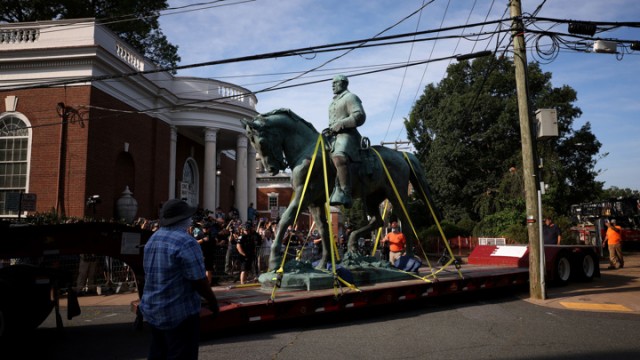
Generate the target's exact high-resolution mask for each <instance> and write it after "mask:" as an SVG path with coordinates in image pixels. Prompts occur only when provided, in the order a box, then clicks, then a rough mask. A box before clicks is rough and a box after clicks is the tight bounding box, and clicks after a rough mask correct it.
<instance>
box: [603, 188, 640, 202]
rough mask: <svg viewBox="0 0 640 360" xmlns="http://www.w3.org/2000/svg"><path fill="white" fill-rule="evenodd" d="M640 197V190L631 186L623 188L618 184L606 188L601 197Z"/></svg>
mask: <svg viewBox="0 0 640 360" xmlns="http://www.w3.org/2000/svg"><path fill="white" fill-rule="evenodd" d="M630 197H632V198H640V191H638V190H632V189H630V188H624V189H621V188H619V187H617V186H612V187H610V188H608V189H604V191H603V192H602V196H601V197H600V199H616V198H630Z"/></svg>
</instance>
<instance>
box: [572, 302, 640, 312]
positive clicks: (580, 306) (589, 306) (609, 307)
mask: <svg viewBox="0 0 640 360" xmlns="http://www.w3.org/2000/svg"><path fill="white" fill-rule="evenodd" d="M560 305H562V306H564V307H566V308H568V309H574V310H599V311H603V310H604V311H625V312H626V311H633V310H631V309H629V308H628V307H626V306H624V305H619V304H593V303H579V302H565V301H560Z"/></svg>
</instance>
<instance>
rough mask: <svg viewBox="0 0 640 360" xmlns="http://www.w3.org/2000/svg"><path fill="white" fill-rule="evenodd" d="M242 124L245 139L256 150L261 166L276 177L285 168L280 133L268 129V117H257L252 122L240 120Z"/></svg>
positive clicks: (282, 139)
mask: <svg viewBox="0 0 640 360" xmlns="http://www.w3.org/2000/svg"><path fill="white" fill-rule="evenodd" d="M242 124H243V125H244V127H245V130H246V131H247V137H248V138H249V141H250V142H251V145H253V147H254V148H255V149H256V151H257V152H258V154H260V158H261V159H262V165H263V166H264V167H265V169H267V170H268V171H269V172H270V173H271V175H277V174H278V173H279V172H280V170H284V169H285V168H286V167H287V163H286V161H285V160H284V155H283V141H284V138H283V137H282V132H281V131H277V129H270V127H269V119H268V117H264V116H262V115H258V116H256V117H255V118H253V119H252V120H246V119H242Z"/></svg>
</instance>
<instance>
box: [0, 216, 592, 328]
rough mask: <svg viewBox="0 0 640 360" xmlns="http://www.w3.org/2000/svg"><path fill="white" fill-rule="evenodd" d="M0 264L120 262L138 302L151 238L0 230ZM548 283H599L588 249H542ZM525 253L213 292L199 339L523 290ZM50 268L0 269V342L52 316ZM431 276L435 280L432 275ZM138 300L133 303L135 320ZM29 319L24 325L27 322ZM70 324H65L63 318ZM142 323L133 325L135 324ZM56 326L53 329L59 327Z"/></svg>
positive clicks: (93, 228) (128, 233) (114, 232)
mask: <svg viewBox="0 0 640 360" xmlns="http://www.w3.org/2000/svg"><path fill="white" fill-rule="evenodd" d="M0 232H1V233H2V236H1V237H0V239H1V240H0V259H13V258H24V257H28V258H34V257H35V258H51V257H53V258H55V257H57V256H64V255H74V254H87V253H91V254H96V255H106V256H110V257H114V258H117V259H120V260H122V261H124V262H126V263H127V264H128V265H129V266H130V267H131V269H132V271H133V272H134V274H135V281H136V282H137V289H138V295H139V297H141V296H142V292H143V289H144V272H143V269H142V255H143V251H142V247H143V246H144V244H145V243H146V242H147V241H148V239H149V237H150V236H151V234H152V233H151V232H150V231H146V230H141V229H139V228H134V227H130V226H125V225H119V224H109V223H79V224H62V225H42V226H24V227H14V228H8V227H6V228H0ZM545 254H546V258H547V262H546V279H547V280H548V281H554V282H560V283H565V282H568V281H570V280H571V279H580V280H590V279H592V278H593V277H594V276H599V266H598V265H599V260H598V253H597V251H596V248H595V247H593V246H579V245H578V246H568V245H567V246H545ZM528 258H529V255H528V249H527V247H526V246H478V247H476V248H475V249H474V250H473V252H472V253H471V254H470V256H469V257H468V260H467V263H465V264H463V265H461V266H460V267H459V269H458V268H456V267H455V266H453V265H450V266H447V267H444V268H437V269H436V268H434V269H429V268H425V267H422V268H421V269H419V274H418V275H417V276H415V277H409V276H407V278H406V280H396V281H389V282H375V283H374V282H369V283H362V284H360V283H355V284H354V285H355V287H354V288H350V287H346V286H343V287H341V288H338V289H334V288H329V289H321V290H311V291H308V290H292V289H284V288H282V289H275V291H274V289H273V288H272V287H267V286H266V285H260V284H252V285H245V286H242V285H235V286H228V287H220V286H218V287H214V288H213V289H214V292H215V293H216V296H217V297H218V300H219V304H220V314H219V316H218V317H216V318H212V317H211V316H210V315H211V313H210V312H209V311H208V310H207V308H206V307H203V308H202V310H201V329H202V331H203V332H204V333H211V332H218V331H223V330H226V329H232V328H243V327H244V326H247V325H250V324H266V323H273V322H278V321H285V320H293V319H302V318H305V317H312V316H318V315H320V316H322V315H323V314H329V313H341V312H349V311H352V310H356V309H364V310H368V309H373V308H375V307H380V306H394V305H395V306H398V305H400V306H402V305H403V304H406V303H408V302H414V301H419V300H425V301H429V299H435V298H438V297H443V296H448V295H456V294H465V293H472V292H476V291H483V290H488V291H490V290H492V289H500V288H502V289H505V288H513V287H520V286H524V285H526V284H527V283H528V281H529V261H528ZM55 264H56V262H55V261H50V262H49V265H47V266H39V267H35V268H33V269H32V270H33V271H31V270H30V272H29V273H28V274H27V275H26V276H25V273H24V271H22V270H24V269H20V270H21V271H13V270H16V269H19V268H16V267H15V266H8V267H7V266H5V267H3V268H0V295H1V296H0V336H2V335H3V334H7V333H11V332H12V330H15V329H16V325H18V324H17V323H16V322H15V318H19V319H20V321H21V324H22V325H23V326H22V328H21V329H19V330H28V329H29V328H35V327H37V326H39V325H40V323H41V322H42V321H43V320H44V319H45V318H46V317H47V316H48V315H49V314H50V312H51V311H52V309H55V311H56V316H57V317H59V316H60V315H59V312H58V297H57V294H58V293H59V291H60V289H61V288H63V287H65V286H66V287H67V288H68V286H69V284H64V283H62V282H61V281H60V278H61V277H63V276H62V275H61V274H59V273H58V272H57V269H56V265H55ZM434 272H437V274H436V276H433V273H434ZM137 305H138V301H134V302H133V303H132V304H131V308H132V311H134V312H136V313H137ZM25 319H28V320H29V321H25ZM69 319H71V317H69ZM140 320H142V319H141V318H140V317H138V318H137V319H136V322H137V323H138V324H139V325H141V321H140ZM61 324H62V322H61V321H60V322H59V325H60V326H61Z"/></svg>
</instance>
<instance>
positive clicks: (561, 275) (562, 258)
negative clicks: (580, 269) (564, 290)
mask: <svg viewBox="0 0 640 360" xmlns="http://www.w3.org/2000/svg"><path fill="white" fill-rule="evenodd" d="M554 271H555V278H554V280H555V283H556V284H558V285H566V284H567V283H569V279H570V278H571V262H570V261H569V258H568V257H567V256H566V255H565V254H560V255H558V259H557V260H556V266H555V268H554Z"/></svg>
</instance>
